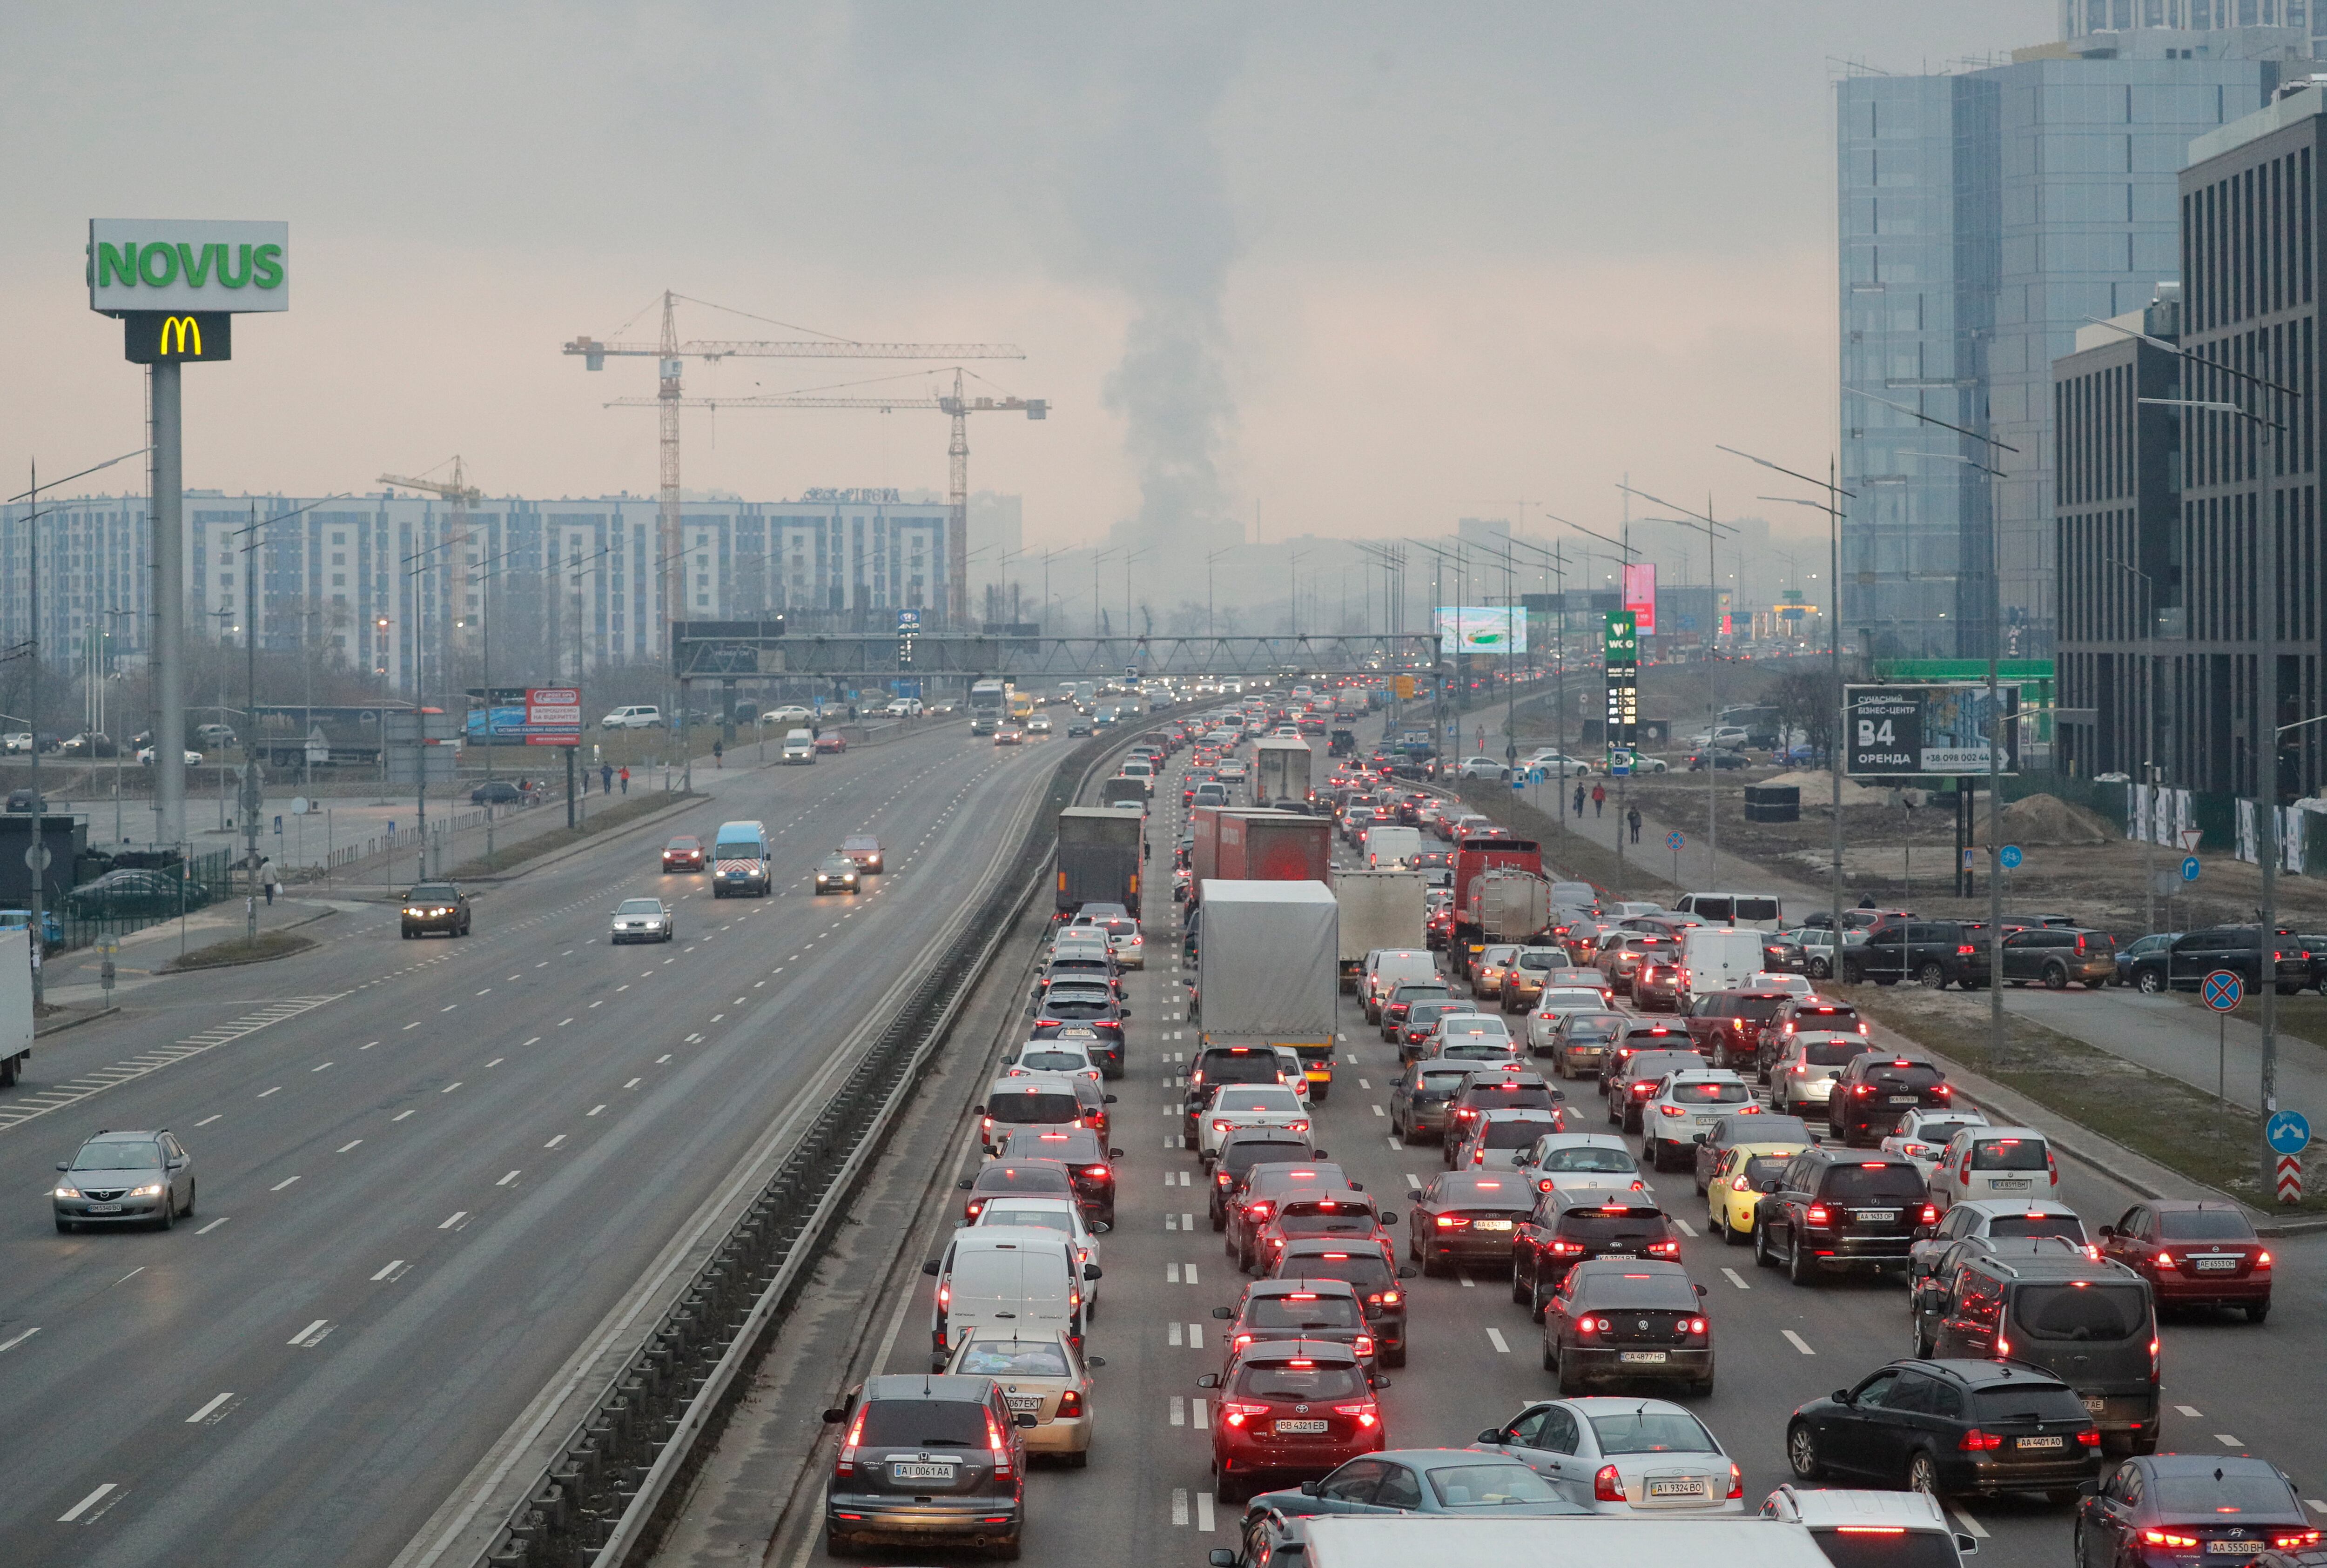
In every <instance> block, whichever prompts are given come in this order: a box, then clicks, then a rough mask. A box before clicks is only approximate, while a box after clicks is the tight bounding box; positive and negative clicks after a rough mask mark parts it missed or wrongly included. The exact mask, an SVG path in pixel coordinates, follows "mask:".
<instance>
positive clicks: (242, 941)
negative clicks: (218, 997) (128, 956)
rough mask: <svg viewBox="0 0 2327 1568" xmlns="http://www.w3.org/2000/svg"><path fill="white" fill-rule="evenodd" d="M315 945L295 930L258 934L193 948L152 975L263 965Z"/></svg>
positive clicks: (302, 951)
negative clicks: (238, 965) (243, 965)
mask: <svg viewBox="0 0 2327 1568" xmlns="http://www.w3.org/2000/svg"><path fill="white" fill-rule="evenodd" d="M314 945H315V944H314V942H313V939H311V938H306V937H303V936H301V935H299V933H298V932H296V931H261V932H259V933H258V935H257V936H256V937H237V938H233V939H232V940H231V941H225V942H212V943H211V944H210V946H209V947H196V948H195V949H193V950H192V952H189V953H181V954H180V955H179V956H178V957H174V958H173V959H171V960H170V961H169V962H168V963H166V964H164V965H163V966H161V967H160V968H158V969H156V970H155V971H154V973H155V974H156V975H182V974H184V973H186V972H187V971H188V970H190V969H225V968H229V967H231V966H234V965H237V964H265V963H268V962H271V961H272V960H274V959H276V958H288V957H291V956H292V955H293V954H294V953H304V952H305V951H306V950H307V949H308V948H310V947H313V946H314Z"/></svg>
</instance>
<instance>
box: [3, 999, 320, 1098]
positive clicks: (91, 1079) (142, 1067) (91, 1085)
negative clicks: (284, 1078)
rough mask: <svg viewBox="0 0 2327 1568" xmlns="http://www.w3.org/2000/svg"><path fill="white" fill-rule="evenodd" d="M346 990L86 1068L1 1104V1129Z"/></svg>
mask: <svg viewBox="0 0 2327 1568" xmlns="http://www.w3.org/2000/svg"><path fill="white" fill-rule="evenodd" d="M347 994H348V993H347V992H344V991H341V992H335V993H333V994H331V995H329V996H294V997H289V998H286V999H285V1000H284V1001H281V1002H276V1003H269V1004H267V1005H266V1006H265V1007H262V1008H260V1009H258V1010H257V1012H255V1013H245V1014H244V1015H243V1016H242V1017H240V1018H238V1019H236V1020H235V1021H234V1022H231V1023H224V1024H220V1026H219V1027H218V1028H216V1029H209V1030H204V1031H201V1033H199V1034H192V1035H189V1036H187V1037H186V1038H185V1039H183V1040H181V1041H177V1042H176V1043H175V1044H173V1045H166V1046H159V1047H156V1048H154V1049H153V1050H146V1051H143V1052H140V1053H139V1054H138V1055H136V1056H135V1057H132V1058H130V1059H127V1060H126V1061H120V1062H116V1063H115V1064H114V1065H113V1066H111V1067H108V1068H104V1069H98V1071H95V1072H90V1073H85V1074H83V1075H82V1076H80V1077H79V1078H68V1079H66V1080H65V1081H64V1082H63V1083H61V1084H56V1085H53V1086H51V1087H49V1088H47V1089H44V1090H42V1092H41V1093H40V1094H38V1095H34V1096H27V1097H23V1098H22V1099H17V1100H12V1101H9V1102H7V1103H5V1104H0V1130H5V1129H6V1128H9V1127H13V1126H15V1125H18V1124H20V1123H23V1122H29V1121H31V1120H33V1118H34V1117H35V1116H44V1115H48V1114H49V1113H50V1112H51V1111H56V1110H61V1109H63V1108H64V1107H65V1106H70V1105H78V1104H79V1102H81V1101H82V1100H85V1099H87V1098H89V1097H90V1096H91V1095H96V1094H102V1093H103V1092H104V1091H106V1090H107V1089H109V1088H113V1087H117V1086H118V1085H121V1084H125V1083H128V1082H130V1081H131V1080H133V1079H136V1078H144V1077H145V1076H146V1075H147V1074H148V1073H154V1072H159V1071H161V1070H162V1069H164V1068H165V1067H168V1066H170V1065H171V1064H172V1063H173V1062H181V1061H183V1060H185V1059H187V1058H188V1057H193V1056H200V1055H201V1054H202V1053H203V1052H204V1051H208V1050H216V1049H218V1048H219V1047H220V1046H221V1045H225V1044H227V1043H229V1041H237V1040H240V1039H242V1038H244V1037H245V1036H246V1035H250V1034H256V1033H257V1031H260V1030H262V1029H266V1028H269V1027H271V1026H272V1025H275V1024H277V1023H281V1022H284V1021H285V1019H290V1018H296V1017H298V1016H299V1014H301V1013H306V1012H309V1011H311V1010H313V1009H314V1008H317V1007H321V1006H322V1005H323V1003H326V1002H336V1001H338V1000H339V999H340V998H341V996H344V995H347ZM273 1092H274V1091H273V1090H269V1091H268V1093H270V1094H271V1093H273Z"/></svg>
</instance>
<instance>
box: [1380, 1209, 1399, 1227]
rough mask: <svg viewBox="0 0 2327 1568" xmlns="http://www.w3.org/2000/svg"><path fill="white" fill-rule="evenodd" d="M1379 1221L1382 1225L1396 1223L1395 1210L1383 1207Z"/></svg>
mask: <svg viewBox="0 0 2327 1568" xmlns="http://www.w3.org/2000/svg"><path fill="white" fill-rule="evenodd" d="M1381 1222H1382V1223H1383V1224H1384V1225H1396V1224H1397V1214H1396V1213H1395V1212H1393V1211H1391V1210H1389V1209H1384V1210H1383V1211H1382V1216H1381Z"/></svg>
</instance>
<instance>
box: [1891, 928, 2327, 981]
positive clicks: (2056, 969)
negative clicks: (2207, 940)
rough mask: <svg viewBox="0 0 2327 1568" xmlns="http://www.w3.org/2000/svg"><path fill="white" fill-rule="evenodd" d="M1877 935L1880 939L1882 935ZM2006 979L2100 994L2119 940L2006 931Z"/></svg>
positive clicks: (2073, 932) (2090, 933)
mask: <svg viewBox="0 0 2327 1568" xmlns="http://www.w3.org/2000/svg"><path fill="white" fill-rule="evenodd" d="M1875 935H1876V938H1877V939H1879V938H1880V937H1881V935H1882V933H1880V932H1877V933H1876V934H1875ZM2309 959H2310V956H2309V954H2308V953H2306V954H2304V965H2305V971H2306V973H2305V976H2304V977H2305V979H2306V980H2307V979H2308V978H2309V975H2308V966H2309ZM2004 978H2005V984H2007V985H2027V984H2028V983H2029V982H2030V981H2032V980H2033V981H2038V982H2041V983H2042V985H2043V986H2044V988H2045V989H2046V990H2048V991H2065V990H2067V989H2068V987H2069V982H2070V981H2071V980H2074V981H2076V982H2078V983H2079V984H2080V985H2083V986H2084V987H2085V988H2086V989H2087V990H2089V991H2098V990H2099V989H2100V988H2101V987H2102V986H2104V985H2109V984H2111V983H2113V982H2114V981H2115V980H2116V979H2117V938H2115V937H2112V936H2110V935H2109V934H2108V933H2107V931H2094V930H2083V929H2061V928H2060V927H2057V926H2045V927H2042V928H2039V929H2033V930H2021V931H2007V932H2005V937H2004Z"/></svg>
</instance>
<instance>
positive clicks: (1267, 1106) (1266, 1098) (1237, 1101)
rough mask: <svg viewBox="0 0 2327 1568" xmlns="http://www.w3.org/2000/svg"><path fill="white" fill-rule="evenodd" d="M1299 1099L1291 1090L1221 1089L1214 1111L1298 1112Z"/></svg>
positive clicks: (1213, 1106)
mask: <svg viewBox="0 0 2327 1568" xmlns="http://www.w3.org/2000/svg"><path fill="white" fill-rule="evenodd" d="M1300 1108H1301V1100H1300V1097H1298V1096H1296V1095H1294V1092H1293V1091H1292V1090H1291V1089H1276V1088H1250V1089H1236V1088H1232V1089H1222V1090H1221V1091H1220V1098H1219V1099H1218V1100H1216V1101H1214V1102H1213V1104H1212V1109H1214V1110H1216V1111H1298V1110H1299V1109H1300Z"/></svg>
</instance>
